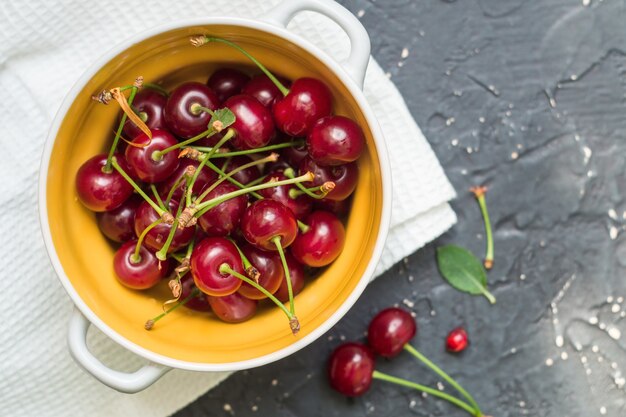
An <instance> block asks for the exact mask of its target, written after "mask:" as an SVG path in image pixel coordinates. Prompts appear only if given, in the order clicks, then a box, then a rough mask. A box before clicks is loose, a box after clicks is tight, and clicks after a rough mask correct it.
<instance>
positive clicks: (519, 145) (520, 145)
mask: <svg viewBox="0 0 626 417" xmlns="http://www.w3.org/2000/svg"><path fill="white" fill-rule="evenodd" d="M515 146H516V147H517V149H522V148H523V147H524V145H522V144H521V143H518V144H517V145H515Z"/></svg>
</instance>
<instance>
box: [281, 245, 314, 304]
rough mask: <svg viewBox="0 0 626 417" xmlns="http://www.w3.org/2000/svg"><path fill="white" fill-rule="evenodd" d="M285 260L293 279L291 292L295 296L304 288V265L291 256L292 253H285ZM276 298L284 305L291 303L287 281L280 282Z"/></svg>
mask: <svg viewBox="0 0 626 417" xmlns="http://www.w3.org/2000/svg"><path fill="white" fill-rule="evenodd" d="M285 260H286V261H287V268H289V275H290V277H291V291H292V292H293V296H294V297H295V296H296V295H298V294H300V292H301V291H302V289H303V288H304V279H305V278H306V276H305V274H304V267H303V266H302V264H301V263H300V262H298V261H296V259H295V258H294V257H293V255H291V253H288V252H287V253H285ZM274 296H275V297H276V298H278V299H279V300H280V301H282V302H283V303H286V302H287V301H289V289H288V288H287V280H285V279H283V280H282V281H281V282H280V286H279V287H278V289H277V290H276V292H275V293H274Z"/></svg>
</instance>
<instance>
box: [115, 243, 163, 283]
mask: <svg viewBox="0 0 626 417" xmlns="http://www.w3.org/2000/svg"><path fill="white" fill-rule="evenodd" d="M136 244H137V241H136V240H130V241H128V242H126V243H124V244H123V245H122V246H121V247H120V248H119V249H118V250H117V252H115V256H114V257H113V269H114V270H115V275H116V276H117V279H118V281H119V282H121V283H122V284H124V285H125V286H127V287H128V288H132V289H134V290H146V289H148V288H152V287H154V286H155V285H156V284H158V283H159V281H161V279H162V278H163V277H164V276H165V275H166V274H167V273H168V271H169V260H165V261H159V260H158V259H157V257H156V255H155V254H154V253H152V252H151V251H149V250H148V249H147V248H146V247H145V246H143V245H142V246H141V248H140V249H139V256H140V258H141V259H140V260H139V262H137V263H133V262H132V260H131V257H132V256H133V254H134V252H135V245H136Z"/></svg>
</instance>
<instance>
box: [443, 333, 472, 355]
mask: <svg viewBox="0 0 626 417" xmlns="http://www.w3.org/2000/svg"><path fill="white" fill-rule="evenodd" d="M468 343H469V340H468V338H467V332H466V331H465V329H464V328H462V327H457V328H456V329H454V330H452V331H451V332H450V333H448V337H446V350H447V351H448V352H452V353H458V352H462V351H464V350H465V348H467V345H468Z"/></svg>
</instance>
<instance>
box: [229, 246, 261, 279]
mask: <svg viewBox="0 0 626 417" xmlns="http://www.w3.org/2000/svg"><path fill="white" fill-rule="evenodd" d="M226 239H228V240H230V241H231V243H232V244H233V245H235V248H237V252H239V256H240V257H241V263H242V265H243V270H244V271H246V274H247V275H248V277H250V278H251V279H253V280H254V281H255V282H257V283H258V282H259V278H260V277H261V274H260V273H259V270H258V269H256V268H255V267H254V266H253V265H252V264H251V263H250V260H248V258H247V257H246V255H244V253H243V251H242V250H241V248H239V245H237V242H235V240H234V239H232V238H230V237H227V238H226Z"/></svg>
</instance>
